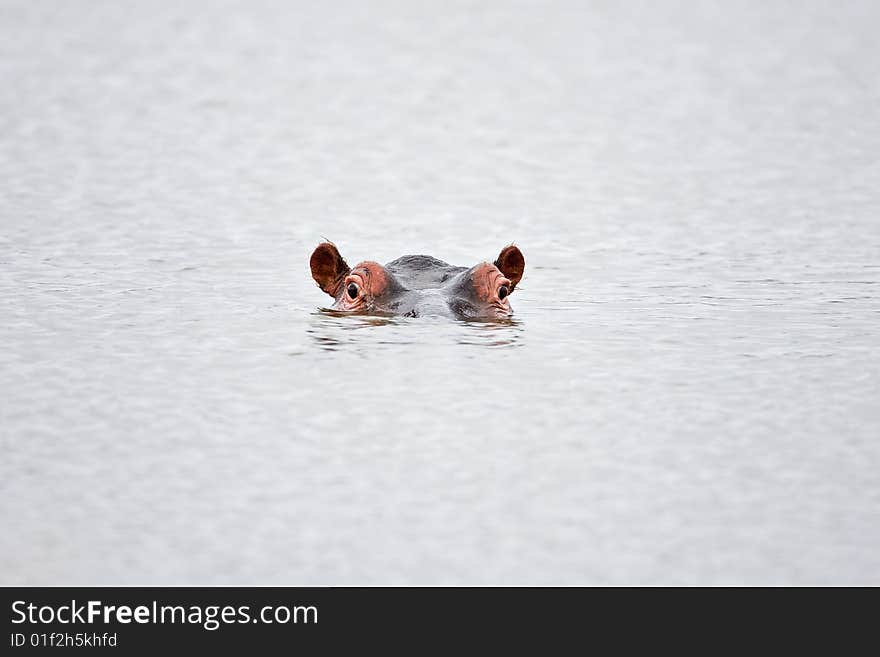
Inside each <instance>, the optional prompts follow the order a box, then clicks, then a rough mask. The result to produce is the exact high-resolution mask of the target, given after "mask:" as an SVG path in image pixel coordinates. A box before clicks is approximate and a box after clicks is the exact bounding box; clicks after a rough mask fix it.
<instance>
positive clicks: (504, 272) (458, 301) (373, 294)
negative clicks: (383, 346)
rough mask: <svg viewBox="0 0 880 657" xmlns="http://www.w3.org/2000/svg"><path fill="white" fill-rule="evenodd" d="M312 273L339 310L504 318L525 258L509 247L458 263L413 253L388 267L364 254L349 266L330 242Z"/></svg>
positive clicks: (312, 262) (316, 252)
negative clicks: (468, 264) (489, 258)
mask: <svg viewBox="0 0 880 657" xmlns="http://www.w3.org/2000/svg"><path fill="white" fill-rule="evenodd" d="M309 265H310V266H311V269H312V278H314V279H315V282H316V283H317V284H318V287H320V288H321V289H322V290H324V292H326V293H327V294H329V295H330V296H331V297H333V298H334V299H335V303H334V304H333V309H334V310H341V311H347V312H352V313H362V314H381V315H404V316H407V317H419V316H424V315H442V316H447V317H456V318H460V319H501V318H505V317H509V316H510V314H511V312H512V311H511V308H510V294H511V293H512V292H513V291H514V289H515V288H516V286H517V284H518V283H519V281H520V279H521V278H522V275H523V271H524V270H525V266H526V263H525V258H523V254H522V252H521V251H520V250H519V249H518V248H517V247H515V246H512V245H511V246H508V247H505V248H504V249H503V250H502V251H501V253H500V254H499V255H498V258H497V259H496V260H495V262H494V263H493V264H489V263H488V262H481V263H479V264H477V265H474V266H473V267H456V266H455V265H450V264H448V263H446V262H443V261H442V260H438V259H437V258H432V257H431V256H426V255H408V256H403V257H402V258H398V259H397V260H394V261H392V262H389V263H388V264H387V265H385V266H384V267H383V266H382V265H380V264H379V263H377V262H372V261H370V260H365V261H364V262H360V263H358V264H357V265H355V266H354V267H353V268H352V267H349V266H348V264H347V263H346V262H345V260H344V259H343V257H342V256H341V255H340V254H339V250H338V249H337V248H336V246H335V245H334V244H331V243H330V242H323V243H321V244H319V245H318V246H317V248H316V249H315V250H314V252H313V253H312V257H311V259H310V261H309Z"/></svg>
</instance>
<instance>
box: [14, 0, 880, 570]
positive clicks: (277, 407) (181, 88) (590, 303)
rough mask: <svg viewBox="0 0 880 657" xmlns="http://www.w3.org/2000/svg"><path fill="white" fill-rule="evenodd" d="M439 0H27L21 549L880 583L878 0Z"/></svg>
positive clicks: (20, 301) (17, 338)
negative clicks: (374, 268) (410, 294)
mask: <svg viewBox="0 0 880 657" xmlns="http://www.w3.org/2000/svg"><path fill="white" fill-rule="evenodd" d="M418 4H419V5H420V6H419V7H418V8H416V7H415V6H414V5H413V3H405V2H401V3H399V4H390V3H379V4H370V5H367V4H365V3H360V2H352V3H350V4H340V3H327V2H322V3H315V4H308V5H306V4H302V3H284V4H264V5H258V4H256V3H254V2H242V3H240V4H239V3H222V4H221V3H207V2H205V3H203V4H201V3H200V4H197V3H172V2H167V3H157V2H150V3H138V4H128V3H118V2H93V1H91V0H89V1H84V0H83V1H80V2H45V1H43V2H33V1H27V0H20V1H19V0H13V1H10V0H3V1H2V2H0V80H2V85H0V313H2V322H0V344H2V349H0V431H2V433H0V447H2V457H0V525H2V530H0V583H2V584H47V583H52V584H108V583H109V584H229V583H236V584H369V583H381V584H412V583H421V584H449V583H465V584H487V583H488V584H511V583H520V584H536V583H544V584H854V583H873V584H880V475H878V472H880V403H878V388H880V356H878V353H877V351H878V345H880V339H878V330H877V329H878V321H880V193H878V189H880V44H878V38H877V34H878V30H880V8H878V5H877V3H874V2H870V1H865V2H845V3H839V2H834V3H832V2H827V3H818V2H816V3H805V2H790V3H786V2H759V1H757V0H756V1H754V2H741V3H728V2H718V3H711V2H701V3H672V2H663V3H653V2H651V3H648V2H645V3H631V2H627V3H618V2H607V3H558V4H548V3H545V2H541V3H534V4H516V5H514V4H511V3H497V4H492V5H490V4H489V3H459V2H456V3H437V4H436V5H435V6H434V7H428V6H425V5H421V3H418ZM178 5H180V6H178ZM324 237H326V238H329V239H331V240H333V241H334V242H335V243H336V244H337V245H338V246H339V248H340V249H341V251H342V253H343V255H345V257H346V258H347V259H348V260H349V262H350V263H354V262H357V261H359V260H365V259H371V260H377V261H380V262H387V261H389V260H392V259H394V258H396V257H397V256H400V255H403V254H406V253H426V254H430V255H433V256H436V257H439V258H442V259H444V260H447V261H449V262H452V263H454V264H459V265H468V266H470V265H473V264H476V263H477V262H479V261H481V260H487V259H488V260H492V259H494V257H495V256H496V255H497V253H498V252H499V251H500V249H501V248H502V247H503V246H505V245H506V244H508V243H510V242H515V243H516V244H517V245H519V246H520V248H521V249H522V250H523V252H524V254H525V257H526V272H525V277H524V279H523V282H522V284H521V286H520V287H519V288H517V290H516V292H515V293H514V294H513V296H512V297H511V303H512V305H513V307H514V310H515V321H514V322H513V323H511V324H509V325H504V324H480V323H462V322H455V321H452V320H448V319H441V318H418V319H399V320H390V321H389V320H378V319H368V318H363V317H361V318H355V317H334V316H329V315H327V314H326V313H322V312H320V310H319V309H320V308H322V307H325V306H327V305H328V304H329V303H330V298H329V297H327V296H326V295H324V294H323V293H322V292H321V291H320V290H319V289H318V288H317V287H316V286H315V284H314V282H313V281H312V280H311V277H310V275H309V269H308V257H309V254H310V253H311V251H312V249H313V248H314V247H315V245H317V244H318V243H319V242H320V241H321V240H322V239H323V238H324Z"/></svg>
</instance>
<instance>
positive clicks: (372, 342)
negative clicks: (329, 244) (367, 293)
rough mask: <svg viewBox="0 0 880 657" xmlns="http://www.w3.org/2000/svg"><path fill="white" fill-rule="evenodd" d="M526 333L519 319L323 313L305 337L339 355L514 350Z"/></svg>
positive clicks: (315, 316)
mask: <svg viewBox="0 0 880 657" xmlns="http://www.w3.org/2000/svg"><path fill="white" fill-rule="evenodd" d="M369 329H374V330H369ZM523 330H524V325H523V322H522V321H521V320H517V319H516V318H504V319H486V320H456V319H448V318H445V317H417V318H410V317H386V316H376V315H363V314H354V313H346V312H342V311H338V310H329V309H321V310H318V311H316V312H314V313H312V315H311V321H310V322H309V324H308V327H307V328H306V333H307V334H308V335H309V337H310V338H311V339H312V340H314V342H315V343H316V344H317V345H318V346H319V347H320V348H321V349H323V350H325V351H340V350H344V349H347V348H349V349H353V350H369V349H377V348H378V349H383V348H387V347H389V346H390V347H394V346H395V345H398V346H399V345H424V346H427V347H430V346H432V345H433V346H440V345H443V344H447V345H451V344H460V345H469V346H478V347H491V348H498V347H515V346H518V345H519V344H520V341H521V338H522V334H523Z"/></svg>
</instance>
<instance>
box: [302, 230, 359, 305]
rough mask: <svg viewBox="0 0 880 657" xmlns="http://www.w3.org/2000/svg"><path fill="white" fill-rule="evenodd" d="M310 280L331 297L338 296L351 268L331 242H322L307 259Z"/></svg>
mask: <svg viewBox="0 0 880 657" xmlns="http://www.w3.org/2000/svg"><path fill="white" fill-rule="evenodd" d="M309 266H310V267H311V269H312V278H314V279H315V282H316V283H317V284H318V286H319V287H320V288H321V289H322V290H324V292H326V293H327V294H329V295H330V296H331V297H337V296H339V288H340V287H341V286H342V281H343V280H344V279H345V277H346V276H348V272H349V271H351V267H349V266H348V263H347V262H345V259H344V258H343V257H342V255H341V254H340V253H339V249H337V248H336V245H335V244H332V243H331V242H322V243H321V244H319V245H318V247H317V248H316V249H315V250H314V251H313V252H312V257H311V258H310V259H309Z"/></svg>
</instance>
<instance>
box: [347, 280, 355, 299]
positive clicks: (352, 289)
mask: <svg viewBox="0 0 880 657" xmlns="http://www.w3.org/2000/svg"><path fill="white" fill-rule="evenodd" d="M345 291H346V292H347V293H348V296H350V297H351V298H352V299H357V295H358V286H357V284H356V283H349V284H348V287H347V288H346V290H345Z"/></svg>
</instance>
